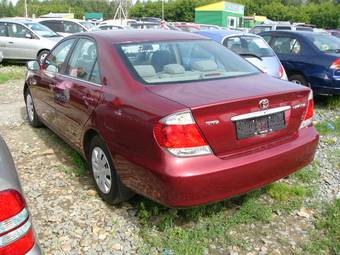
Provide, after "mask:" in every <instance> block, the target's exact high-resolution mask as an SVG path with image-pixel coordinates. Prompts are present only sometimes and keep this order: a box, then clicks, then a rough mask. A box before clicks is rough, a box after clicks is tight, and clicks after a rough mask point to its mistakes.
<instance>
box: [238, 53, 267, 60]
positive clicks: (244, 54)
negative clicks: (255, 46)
mask: <svg viewBox="0 0 340 255" xmlns="http://www.w3.org/2000/svg"><path fill="white" fill-rule="evenodd" d="M239 55H240V56H242V57H245V58H246V57H253V58H258V59H259V60H261V61H262V58H261V57H260V56H258V55H256V54H254V53H240V54H239Z"/></svg>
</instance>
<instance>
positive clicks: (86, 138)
mask: <svg viewBox="0 0 340 255" xmlns="http://www.w3.org/2000/svg"><path fill="white" fill-rule="evenodd" d="M96 135H98V136H99V137H100V135H99V132H98V131H97V130H95V129H94V128H89V129H87V130H86V131H85V132H84V135H83V139H82V149H83V153H84V156H85V158H86V159H88V156H89V152H90V145H91V140H92V138H93V137H95V136H96Z"/></svg>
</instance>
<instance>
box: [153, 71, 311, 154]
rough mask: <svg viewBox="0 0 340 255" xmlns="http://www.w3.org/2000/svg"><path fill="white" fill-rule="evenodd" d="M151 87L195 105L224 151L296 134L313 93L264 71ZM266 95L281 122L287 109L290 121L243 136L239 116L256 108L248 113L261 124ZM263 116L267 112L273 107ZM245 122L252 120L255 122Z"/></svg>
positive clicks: (214, 145)
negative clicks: (265, 73)
mask: <svg viewBox="0 0 340 255" xmlns="http://www.w3.org/2000/svg"><path fill="white" fill-rule="evenodd" d="M148 89H149V90H150V91H152V92H153V93H156V94H158V95H160V96H162V97H165V98H168V99H169V100H173V101H176V102H178V103H181V104H182V105H184V106H186V107H188V108H190V109H191V111H192V114H193V117H194V119H195V121H196V123H197V124H198V126H199V128H200V130H201V132H202V134H203V135H204V137H205V138H206V140H207V141H208V143H209V145H210V146H211V149H212V150H213V151H214V153H215V155H217V156H220V157H225V156H230V155H234V154H237V153H241V152H245V151H248V150H252V149H254V148H258V147H262V146H267V145H268V144H271V143H273V142H276V141H281V140H283V139H287V138H289V137H292V136H294V135H296V134H297V131H298V129H299V127H300V124H301V121H302V120H303V117H304V113H305V111H306V107H307V102H308V95H309V90H308V89H307V88H304V87H302V86H299V85H296V84H293V83H288V82H284V81H280V80H279V79H275V78H272V77H270V76H268V75H264V74H260V75H252V76H247V77H238V78H230V79H220V80H213V81H204V82H195V83H185V84H180V85H178V84H169V85H158V86H148ZM263 99H265V100H268V101H269V106H268V109H269V110H270V111H273V109H274V112H275V111H277V110H279V112H281V113H278V114H279V115H280V116H278V115H277V113H273V114H274V115H275V116H274V115H271V114H270V116H271V117H272V118H273V119H274V120H276V122H277V118H280V117H282V112H284V119H283V120H282V121H281V122H280V123H281V124H282V122H283V124H284V127H282V126H280V125H279V126H275V125H274V126H275V128H272V129H273V131H269V130H268V131H267V132H262V133H261V132H260V133H258V134H257V135H250V136H249V137H243V136H242V135H241V136H240V132H238V131H239V130H240V129H239V130H238V128H237V126H239V125H238V124H239V123H238V124H237V122H238V121H240V120H239V119H238V117H241V118H244V116H246V117H247V115H245V114H249V113H251V114H252V115H254V116H257V117H256V118H246V119H249V120H250V121H253V119H256V120H255V122H259V124H256V125H261V121H259V120H258V118H261V114H262V115H263V110H265V109H261V107H260V105H259V103H260V101H261V100H263ZM259 112H260V113H259ZM261 112H262V113H261ZM269 113H270V112H269ZM258 114H260V115H258ZM252 115H251V116H252ZM237 116H238V117H237ZM263 116H266V117H265V118H267V116H269V115H268V112H267V113H266V112H265V114H264V115H263ZM263 116H262V117H263ZM275 118H276V119H275ZM265 122H267V123H270V121H269V120H263V119H262V123H265ZM276 122H275V123H276ZM241 124H242V125H243V126H247V125H248V126H249V125H250V123H249V122H246V123H241ZM242 125H241V126H242ZM271 127H273V125H272V126H271ZM241 131H242V130H241ZM248 131H249V130H248ZM262 131H266V130H265V129H263V130H262Z"/></svg>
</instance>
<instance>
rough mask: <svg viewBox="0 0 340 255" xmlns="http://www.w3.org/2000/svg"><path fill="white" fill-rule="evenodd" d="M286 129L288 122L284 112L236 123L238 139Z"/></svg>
mask: <svg viewBox="0 0 340 255" xmlns="http://www.w3.org/2000/svg"><path fill="white" fill-rule="evenodd" d="M285 127H286V121H285V113H284V112H278V113H273V114H270V115H266V116H262V117H257V118H253V119H245V120H238V121H236V131H237V138H238V139H243V138H247V137H251V136H256V135H261V134H266V133H269V132H274V131H277V130H280V129H283V128H285Z"/></svg>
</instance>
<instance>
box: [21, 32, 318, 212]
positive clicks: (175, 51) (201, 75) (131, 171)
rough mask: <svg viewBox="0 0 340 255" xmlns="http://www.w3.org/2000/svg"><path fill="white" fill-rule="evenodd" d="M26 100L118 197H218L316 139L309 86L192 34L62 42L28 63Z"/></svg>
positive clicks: (180, 200) (107, 194) (261, 178)
mask: <svg viewBox="0 0 340 255" xmlns="http://www.w3.org/2000/svg"><path fill="white" fill-rule="evenodd" d="M24 96H25V101H26V108H27V112H28V116H29V118H28V119H29V123H30V124H31V125H32V126H33V127H37V126H40V125H41V124H42V123H44V124H45V125H46V126H47V127H49V128H51V129H52V130H53V131H54V132H56V133H57V134H59V135H60V136H61V137H62V138H63V139H65V140H66V141H67V142H68V143H69V144H70V145H72V146H73V147H74V148H75V149H77V150H78V151H79V152H80V153H81V154H82V155H83V156H84V157H85V158H86V159H87V160H88V162H89V165H90V169H91V172H92V176H93V178H94V180H95V181H94V183H95V185H96V188H97V191H98V193H99V194H100V195H101V197H102V198H103V199H104V200H106V201H107V202H109V203H118V202H121V201H124V200H126V199H128V198H130V197H131V196H132V195H133V193H132V191H134V192H137V193H139V194H142V195H144V196H146V197H148V198H151V199H153V200H155V201H158V202H159V203H162V204H165V205H167V206H172V207H187V206H194V205H201V204H206V203H210V202H214V201H218V200H221V199H225V198H228V197H231V196H234V195H237V194H240V193H244V192H247V191H249V190H252V189H255V188H258V187H261V186H263V185H265V184H268V183H271V182H273V181H275V180H278V179H280V178H282V177H284V176H287V175H289V174H291V173H293V172H295V171H297V170H298V169H300V168H302V167H304V166H305V165H307V164H309V163H310V162H311V161H312V160H313V157H314V154H315V150H316V148H317V145H318V137H319V136H318V133H317V132H316V130H315V129H314V127H313V126H312V116H313V98H312V92H311V90H310V89H309V88H306V87H303V86H300V85H298V84H294V83H291V82H287V81H282V80H279V79H275V78H273V77H271V76H269V75H266V74H263V73H262V72H260V71H259V70H258V69H257V68H256V67H254V66H253V65H251V64H249V63H248V62H247V61H246V60H244V59H243V58H241V57H240V56H238V55H237V54H235V53H233V52H231V51H229V50H227V49H226V48H225V47H223V46H222V45H220V44H218V43H216V42H214V41H212V40H210V39H207V38H205V37H203V36H200V35H197V34H194V33H183V32H177V31H165V30H157V31H156V30H115V31H101V32H95V33H83V34H81V35H74V36H70V37H67V38H64V39H63V40H62V41H61V42H60V43H59V44H58V45H57V46H56V47H55V48H54V49H53V50H52V52H51V53H50V55H49V56H48V57H47V58H46V60H45V62H44V63H43V64H42V65H41V66H40V65H38V63H37V62H29V63H28V73H27V77H26V82H25V86H24Z"/></svg>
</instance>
